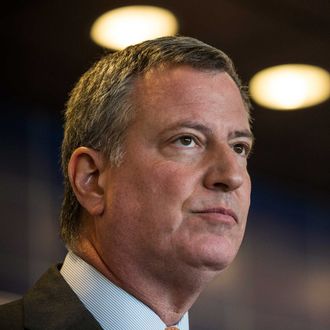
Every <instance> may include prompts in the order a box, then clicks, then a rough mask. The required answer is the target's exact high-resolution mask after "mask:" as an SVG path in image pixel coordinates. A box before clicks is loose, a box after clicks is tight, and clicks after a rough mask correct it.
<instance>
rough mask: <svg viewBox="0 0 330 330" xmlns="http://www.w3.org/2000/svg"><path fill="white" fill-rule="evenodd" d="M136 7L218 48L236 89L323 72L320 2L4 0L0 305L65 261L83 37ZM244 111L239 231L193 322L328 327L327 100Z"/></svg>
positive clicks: (327, 57) (269, 328) (328, 8)
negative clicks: (70, 112) (237, 246)
mask: <svg viewBox="0 0 330 330" xmlns="http://www.w3.org/2000/svg"><path fill="white" fill-rule="evenodd" d="M136 4H144V5H155V6H161V7H165V8H167V9H169V10H171V11H172V12H173V13H174V14H175V16H176V17H177V19H178V21H179V34H181V35H188V36H192V37H196V38H198V39H200V40H202V41H204V42H206V43H209V44H211V45H213V46H216V47H218V48H220V49H222V50H224V51H225V52H226V53H227V54H228V55H229V56H230V57H231V58H232V59H233V60H234V63H235V64H236V67H237V68H238V72H239V74H240V76H241V77H242V79H243V81H244V82H245V83H246V84H247V83H248V82H249V80H250V79H251V78H252V76H253V75H254V74H255V73H257V72H258V71H259V70H261V69H264V68H266V67H269V66H273V65H278V64H286V63H306V64H312V65H318V66H320V67H323V68H324V69H326V70H329V69H330V52H329V50H330V43H329V31H330V17H329V14H330V2H329V1H328V0H314V1H302V0H268V1H262V0H204V1H197V0H189V1H188V0H181V1H165V0H164V1H161V0H159V1H147V0H146V1H143V3H142V2H137V1H119V0H117V1H115V0H108V1H104V0H93V1H87V0H65V1H64V0H58V1H37V0H35V1H28V0H25V1H11V2H9V1H8V2H7V4H6V5H7V6H6V7H3V9H2V11H1V14H0V16H1V23H0V24H1V29H0V37H1V43H2V50H1V64H2V68H1V76H0V84H1V86H0V87H1V88H0V96H1V98H0V107H1V108H0V110H1V124H0V132H1V133H0V134H1V139H0V147H1V149H0V150H1V162H0V169H1V170H0V181H1V184H0V210H1V213H2V215H1V229H0V291H1V292H0V303H1V302H5V301H9V300H11V299H14V298H15V297H19V296H20V295H22V294H23V293H24V292H25V291H26V290H27V289H28V288H29V287H30V286H31V285H32V284H33V283H34V282H35V280H36V279H37V278H38V277H39V276H40V275H41V274H42V273H43V272H44V271H45V270H46V269H47V268H48V266H49V265H50V264H52V263H55V262H60V261H61V260H62V259H63V256H64V255H65V252H66V250H65V247H64V245H63V243H62V242H61V241H60V239H59V235H58V231H59V230H58V214H59V207H60V203H61V198H62V177H61V172H60V167H59V148H60V143H61V138H62V114H63V112H62V111H63V109H64V105H65V102H66V99H67V96H68V93H69V91H70V90H71V88H72V87H73V85H74V83H75V82H76V81H77V79H78V78H79V76H80V75H81V74H82V73H83V72H84V71H85V70H87V69H88V68H89V67H90V65H91V64H92V63H93V62H94V61H95V60H97V59H98V58H99V57H100V56H101V55H102V54H104V53H105V52H106V50H105V49H104V48H102V47H100V46H98V45H96V44H95V43H94V42H93V41H92V40H91V38H90V28H91V26H92V24H93V22H94V21H95V19H96V18H97V17H98V16H99V15H101V14H102V13H104V12H106V11H108V10H110V9H113V8H116V7H119V6H124V5H136ZM253 105H254V110H253V117H254V124H253V131H254V134H255V136H256V148H255V150H254V153H253V155H252V158H251V159H250V165H249V168H250V173H251V177H252V182H253V194H252V207H251V212H250V217H249V223H248V228H247V233H246V237H245V240H244V242H243V245H242V248H241V251H240V253H239V255H238V257H237V259H236V260H235V262H234V263H233V265H232V266H231V267H230V268H229V269H228V270H226V271H224V272H223V274H222V276H219V277H218V278H217V279H216V280H215V281H213V282H212V283H211V284H210V285H209V287H208V289H207V290H206V291H205V292H204V293H203V294H202V296H201V298H200V299H199V301H198V302H197V303H196V304H195V306H194V307H193V309H192V311H191V314H190V322H191V328H192V330H216V329H217V330H218V329H226V330H238V329H245V330H250V329H251V330H273V329H274V330H279V329H281V330H286V329H288V330H295V329H299V330H326V329H330V316H329V315H330V244H329V237H330V215H329V214H330V165H329V164H330V109H329V108H330V101H329V100H328V101H325V102H323V103H321V104H319V105H316V106H312V107H308V108H305V109H303V110H299V111H275V110H271V109H266V108H263V107H261V106H259V105H258V104H256V103H254V104H253Z"/></svg>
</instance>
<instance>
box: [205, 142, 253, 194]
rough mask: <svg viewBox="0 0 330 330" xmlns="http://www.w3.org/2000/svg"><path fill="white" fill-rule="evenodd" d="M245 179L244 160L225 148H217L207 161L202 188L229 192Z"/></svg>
mask: <svg viewBox="0 0 330 330" xmlns="http://www.w3.org/2000/svg"><path fill="white" fill-rule="evenodd" d="M211 158H212V159H211ZM247 177H248V174H247V169H246V163H245V160H243V159H242V158H241V156H240V155H238V154H236V153H235V152H234V151H233V150H232V148H231V147H229V146H226V147H222V148H219V149H218V150H217V151H216V152H215V155H213V156H212V157H210V159H209V160H208V167H207V170H206V173H205V177H204V186H205V187H206V188H207V189H211V190H221V191H225V192H229V191H233V190H236V189H238V188H239V187H240V186H241V185H242V184H243V183H244V180H246V179H247Z"/></svg>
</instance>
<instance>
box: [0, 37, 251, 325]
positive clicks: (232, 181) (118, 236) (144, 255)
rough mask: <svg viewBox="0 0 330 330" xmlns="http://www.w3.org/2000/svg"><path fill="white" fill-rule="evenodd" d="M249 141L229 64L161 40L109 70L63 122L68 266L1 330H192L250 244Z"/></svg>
mask: <svg viewBox="0 0 330 330" xmlns="http://www.w3.org/2000/svg"><path fill="white" fill-rule="evenodd" d="M252 140H253V139H252V134H251V131H250V125H249V101H248V98H247V96H246V94H245V92H244V90H243V89H242V88H241V84H240V81H239V78H238V77H237V74H236V73H235V71H234V69H233V65H232V63H231V61H230V59H229V58H228V57H227V56H226V55H225V54H224V53H223V52H221V51H220V50H217V49H215V48H213V47H211V46H209V45H206V44H204V43H202V42H200V41H198V40H195V39H192V38H187V37H165V38H160V39H155V40H151V41H146V42H143V43H141V44H138V45H135V46H131V47H128V48H126V49H125V50H123V51H120V52H117V53H114V54H110V55H107V56H105V57H104V58H103V59H101V60H100V61H99V62H98V63H96V64H95V65H94V66H93V67H92V68H91V69H90V70H89V71H88V72H87V73H85V74H84V75H83V76H82V78H81V79H80V80H79V82H78V83H77V85H76V87H75V88H74V90H73V92H72V94H71V96H70V99H69V102H68V104H67V110H66V114H65V134H64V140H63V145H62V165H63V170H64V177H65V196H64V202H63V206H62V213H61V234H62V237H63V239H64V241H65V242H66V244H67V246H68V249H69V253H68V255H67V257H66V259H65V261H64V264H63V266H62V267H61V265H59V266H57V267H53V268H51V269H50V270H49V271H48V273H46V275H44V276H43V277H42V278H41V280H39V282H38V283H37V284H36V286H35V287H34V288H33V289H32V290H31V291H29V293H28V294H27V295H25V296H24V297H23V299H22V300H20V301H18V302H14V303H12V304H10V305H7V306H6V307H3V311H2V314H1V319H2V321H1V322H4V324H5V325H6V326H7V327H8V328H11V329H15V328H17V329H20V328H22V324H24V327H26V328H27V329H126V330H129V329H150V330H158V329H159V330H164V329H165V328H166V327H171V326H173V327H178V328H179V329H180V330H186V329H188V327H189V326H188V314H187V313H188V310H189V308H190V307H191V306H192V304H193V303H194V302H195V300H196V299H197V297H198V295H199V294H200V293H201V291H202V290H203V288H204V287H205V286H206V284H207V283H208V282H209V281H210V280H212V279H213V278H214V277H215V276H216V275H217V274H219V273H220V272H221V271H222V270H223V269H224V268H226V267H227V266H228V265H229V264H230V263H231V262H232V261H233V259H234V257H235V255H236V253H237V251H238V249H239V246H240V244H241V241H242V238H243V234H244V229H245V225H246V219H247V214H248V209H249V201H250V178H249V175H248V172H247V158H248V155H249V153H250V150H251V148H252V142H253V141H252ZM0 325H1V324H0ZM3 328H4V327H3Z"/></svg>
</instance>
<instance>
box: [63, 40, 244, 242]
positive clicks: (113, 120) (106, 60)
mask: <svg viewBox="0 0 330 330" xmlns="http://www.w3.org/2000/svg"><path fill="white" fill-rule="evenodd" d="M162 65H163V66H174V65H189V66H191V67H193V68H195V69H197V70H207V71H223V72H227V73H228V74H229V75H230V76H231V78H232V79H233V80H234V81H235V83H236V85H237V86H238V88H239V89H240V91H241V95H242V99H243V101H244V103H245V105H246V108H247V111H249V108H250V102H249V98H248V95H247V92H246V90H245V89H244V88H243V87H242V84H241V81H240V79H239V77H238V75H237V73H236V71H235V69H234V66H233V63H232V61H231V60H230V58H229V57H228V56H227V55H226V54H225V53H223V52H222V51H220V50H219V49H216V48H214V47H212V46H210V45H207V44H205V43H203V42H201V41H199V40H196V39H193V38H189V37H181V36H176V37H162V38H158V39H153V40H148V41H145V42H142V43H140V44H137V45H134V46H129V47H127V48H125V49H124V50H121V51H118V52H115V53H110V54H108V55H106V56H104V57H103V58H101V59H100V60H99V61H98V62H97V63H95V64H94V65H93V66H92V67H91V68H90V69H89V70H88V71H87V72H86V73H85V74H84V75H82V77H81V78H80V80H79V81H78V83H77V84H76V86H75V87H74V89H73V90H72V92H71V94H70V97H69V100H68V102H67V106H66V111H65V124H64V139H63V143H62V169H63V174H64V199H63V204H62V210H61V215H60V217H61V236H62V239H63V240H64V241H65V242H66V243H67V244H68V245H69V246H72V245H73V244H74V242H75V241H76V240H77V239H78V238H79V231H80V225H81V224H80V211H81V206H80V204H79V202H78V200H77V198H76V197H75V194H74V192H73V190H72V187H71V185H70V181H69V178H68V171H67V168H68V163H69V160H70V157H71V155H72V153H73V151H74V150H75V149H76V148H78V147H80V146H85V147H90V148H93V149H95V150H98V151H100V152H102V153H103V154H104V156H105V157H106V158H107V159H109V162H110V164H111V165H113V166H119V165H120V161H121V159H122V157H123V150H122V144H123V140H124V137H125V132H126V129H127V127H128V125H129V123H130V122H131V120H132V118H133V116H134V110H132V109H133V108H134V100H132V101H131V100H130V95H131V94H132V90H133V88H134V81H135V80H136V79H137V78H138V77H140V76H141V75H142V74H143V73H145V72H147V71H148V70H150V69H151V68H155V67H159V66H162Z"/></svg>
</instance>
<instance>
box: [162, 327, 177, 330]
mask: <svg viewBox="0 0 330 330" xmlns="http://www.w3.org/2000/svg"><path fill="white" fill-rule="evenodd" d="M165 330H180V329H179V328H178V327H167V328H165Z"/></svg>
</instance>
